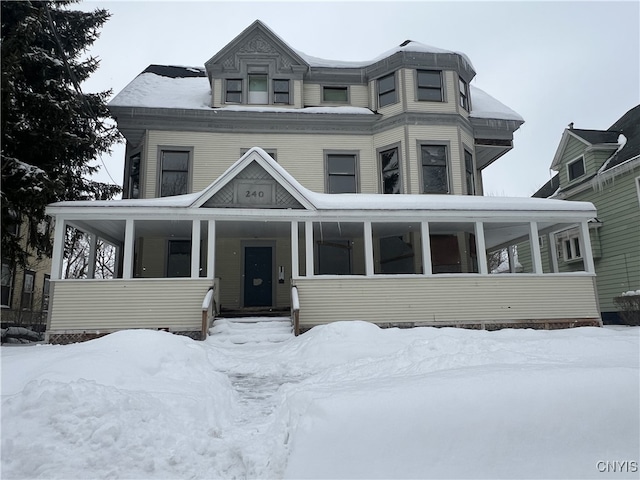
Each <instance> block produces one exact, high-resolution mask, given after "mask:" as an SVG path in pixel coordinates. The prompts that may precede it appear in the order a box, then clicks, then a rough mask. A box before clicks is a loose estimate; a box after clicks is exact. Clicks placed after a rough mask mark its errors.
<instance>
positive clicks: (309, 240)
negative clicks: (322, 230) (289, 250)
mask: <svg viewBox="0 0 640 480" xmlns="http://www.w3.org/2000/svg"><path fill="white" fill-rule="evenodd" d="M304 244H305V251H304V256H305V265H306V268H307V277H313V276H314V275H315V272H314V270H313V222H304Z"/></svg>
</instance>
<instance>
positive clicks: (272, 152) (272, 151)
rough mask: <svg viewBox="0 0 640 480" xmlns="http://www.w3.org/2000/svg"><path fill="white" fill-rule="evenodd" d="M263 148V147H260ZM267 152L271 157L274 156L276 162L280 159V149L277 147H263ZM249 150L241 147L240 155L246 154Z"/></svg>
mask: <svg viewBox="0 0 640 480" xmlns="http://www.w3.org/2000/svg"><path fill="white" fill-rule="evenodd" d="M260 148H262V147H260ZM262 149H263V150H264V151H265V152H267V153H268V154H269V156H270V157H271V158H273V159H274V160H275V161H276V162H277V161H278V151H277V150H276V149H275V148H262ZM248 151H249V149H248V148H241V149H240V156H242V155H244V154H245V153H247V152H248Z"/></svg>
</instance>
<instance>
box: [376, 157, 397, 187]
mask: <svg viewBox="0 0 640 480" xmlns="http://www.w3.org/2000/svg"><path fill="white" fill-rule="evenodd" d="M379 158H380V182H381V184H382V193H400V161H399V155H398V148H397V147H395V148H390V149H389V150H383V151H381V152H380V154H379Z"/></svg>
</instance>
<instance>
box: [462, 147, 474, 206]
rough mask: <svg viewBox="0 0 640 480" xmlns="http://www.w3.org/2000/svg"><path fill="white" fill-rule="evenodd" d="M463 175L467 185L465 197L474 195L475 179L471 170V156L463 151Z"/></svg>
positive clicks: (472, 169)
mask: <svg viewBox="0 0 640 480" xmlns="http://www.w3.org/2000/svg"><path fill="white" fill-rule="evenodd" d="M464 175H465V179H466V183H467V195H475V194H476V179H475V175H474V168H473V155H471V152H469V151H467V150H465V151H464Z"/></svg>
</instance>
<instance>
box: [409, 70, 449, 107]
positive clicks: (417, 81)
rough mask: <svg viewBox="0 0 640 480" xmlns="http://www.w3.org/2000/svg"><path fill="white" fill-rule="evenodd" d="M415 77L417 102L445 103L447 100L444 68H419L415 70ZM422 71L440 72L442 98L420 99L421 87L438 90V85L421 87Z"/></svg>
mask: <svg viewBox="0 0 640 480" xmlns="http://www.w3.org/2000/svg"><path fill="white" fill-rule="evenodd" d="M414 72H415V73H414V79H415V85H416V89H415V95H416V102H436V103H444V102H446V97H445V90H446V89H445V82H444V70H440V69H434V68H418V69H416V70H415V71H414ZM420 72H437V73H439V74H440V87H439V90H440V100H421V99H420V89H427V90H436V87H421V86H420Z"/></svg>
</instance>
